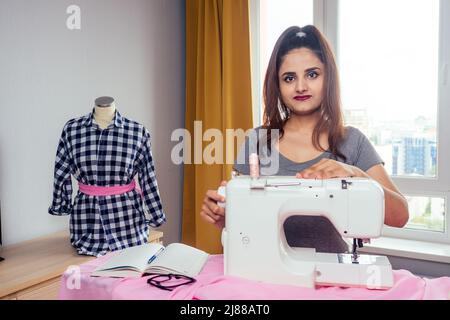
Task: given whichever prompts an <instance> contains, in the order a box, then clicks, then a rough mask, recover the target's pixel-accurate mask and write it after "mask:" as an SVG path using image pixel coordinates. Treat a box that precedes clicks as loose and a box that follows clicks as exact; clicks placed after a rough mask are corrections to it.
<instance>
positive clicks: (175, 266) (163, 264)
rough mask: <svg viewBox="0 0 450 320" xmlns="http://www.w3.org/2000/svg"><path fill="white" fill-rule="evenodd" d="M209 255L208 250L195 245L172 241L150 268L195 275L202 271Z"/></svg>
mask: <svg viewBox="0 0 450 320" xmlns="http://www.w3.org/2000/svg"><path fill="white" fill-rule="evenodd" d="M208 256H209V255H208V254H207V253H206V252H204V251H202V250H199V249H196V248H194V247H190V246H187V245H184V244H182V243H172V244H170V245H168V246H167V247H166V249H165V250H164V251H163V252H162V253H161V254H160V255H159V256H158V258H156V259H155V261H153V262H152V263H151V264H150V268H151V269H153V270H154V271H156V272H158V269H160V270H165V269H168V270H169V271H170V272H175V273H180V274H185V275H187V276H190V277H195V276H196V275H198V274H199V273H200V271H201V269H202V268H203V266H204V264H205V262H206V260H207V259H208ZM150 268H147V270H149V269H150ZM151 269H150V270H151Z"/></svg>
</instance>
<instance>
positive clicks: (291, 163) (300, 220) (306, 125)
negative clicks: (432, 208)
mask: <svg viewBox="0 0 450 320" xmlns="http://www.w3.org/2000/svg"><path fill="white" fill-rule="evenodd" d="M264 104H265V111H264V125H263V127H262V128H264V129H268V132H270V129H278V130H279V136H280V138H279V140H278V141H277V142H275V148H272V150H271V152H274V153H275V155H276V156H278V171H277V173H276V174H277V175H290V176H292V175H295V176H296V177H298V178H302V179H328V178H336V177H364V178H370V179H374V180H376V181H377V182H378V183H380V185H381V186H382V187H383V189H384V194H385V221H384V222H385V224H386V225H389V226H393V227H403V226H404V225H405V224H406V223H407V221H408V218H409V213H408V204H407V202H406V199H405V198H404V196H403V195H402V194H401V193H400V191H399V190H398V189H397V187H396V186H395V185H394V183H393V182H392V180H391V179H390V177H389V175H388V174H387V172H386V170H385V169H384V167H383V164H384V163H383V161H382V160H381V158H380V156H379V155H378V154H377V152H376V151H375V149H374V147H373V146H372V145H371V143H370V141H369V140H368V139H367V138H366V137H365V136H364V134H363V133H362V132H361V131H359V130H358V129H356V128H353V127H350V126H348V127H345V126H344V125H343V119H342V114H341V105H340V92H339V77H338V72H337V67H336V62H335V59H334V55H333V53H332V51H331V49H330V45H329V44H328V42H327V40H326V39H325V38H324V36H323V35H322V34H321V33H320V31H319V30H318V29H317V28H315V27H314V26H310V25H308V26H305V27H302V28H300V27H290V28H288V29H287V30H286V31H284V32H283V34H282V35H281V36H280V38H279V39H278V41H277V43H276V44H275V47H274V49H273V52H272V55H271V58H270V62H269V65H268V68H267V72H266V77H265V81H264ZM260 129H261V127H260V128H256V129H255V130H256V131H259V130H260ZM266 137H267V140H270V139H271V136H270V134H269V135H266ZM267 142H268V141H267ZM255 148H256V146H255V145H254V144H252V143H251V141H250V140H249V139H247V140H246V143H245V145H244V147H243V148H242V149H241V152H246V153H245V154H246V155H248V154H249V150H255ZM234 167H235V169H236V170H237V171H239V172H241V173H243V174H249V165H248V162H246V163H243V164H238V163H235V166H234ZM221 185H225V182H222V183H221ZM224 200H225V199H223V198H222V197H221V196H220V195H218V194H217V191H216V190H209V191H208V192H207V193H206V197H205V199H204V205H203V207H202V211H201V213H200V215H201V216H202V217H203V218H204V219H206V221H208V222H211V223H214V224H215V225H216V226H218V227H221V228H223V226H224V217H225V210H224V209H223V208H220V207H219V206H218V205H217V202H218V201H224ZM284 230H285V234H286V238H287V241H288V243H289V245H291V246H298V247H313V248H316V250H317V251H319V252H345V251H347V249H348V245H347V243H345V242H344V241H343V239H342V237H341V236H340V235H339V234H338V233H337V231H336V230H335V229H334V227H333V225H332V224H331V222H329V221H328V220H327V219H325V218H318V217H303V216H295V217H291V218H289V219H288V220H287V221H286V222H285V225H284Z"/></svg>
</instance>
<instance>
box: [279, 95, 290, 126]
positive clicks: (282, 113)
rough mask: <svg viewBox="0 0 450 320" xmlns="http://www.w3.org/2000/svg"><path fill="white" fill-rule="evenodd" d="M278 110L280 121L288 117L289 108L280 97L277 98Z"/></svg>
mask: <svg viewBox="0 0 450 320" xmlns="http://www.w3.org/2000/svg"><path fill="white" fill-rule="evenodd" d="M278 112H279V113H280V118H281V120H282V121H284V120H286V119H287V118H288V117H289V109H288V108H287V107H286V106H285V105H283V104H282V103H281V100H280V98H278Z"/></svg>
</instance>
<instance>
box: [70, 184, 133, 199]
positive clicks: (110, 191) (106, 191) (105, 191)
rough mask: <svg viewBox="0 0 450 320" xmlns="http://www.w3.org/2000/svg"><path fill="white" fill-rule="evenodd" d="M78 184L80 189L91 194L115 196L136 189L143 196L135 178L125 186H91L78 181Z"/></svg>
mask: <svg viewBox="0 0 450 320" xmlns="http://www.w3.org/2000/svg"><path fill="white" fill-rule="evenodd" d="M78 186H79V187H80V191H81V192H82V193H84V194H87V195H89V196H114V195H118V194H124V193H127V192H130V191H132V190H134V189H136V190H137V191H138V192H139V193H140V194H141V196H142V191H141V190H140V189H139V188H137V187H136V181H135V180H133V181H132V182H131V183H130V184H127V185H124V186H113V187H98V186H90V185H87V184H83V183H81V182H78Z"/></svg>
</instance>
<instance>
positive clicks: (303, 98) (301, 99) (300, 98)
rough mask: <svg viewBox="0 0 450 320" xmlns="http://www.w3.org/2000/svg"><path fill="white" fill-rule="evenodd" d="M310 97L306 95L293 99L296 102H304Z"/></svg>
mask: <svg viewBox="0 0 450 320" xmlns="http://www.w3.org/2000/svg"><path fill="white" fill-rule="evenodd" d="M311 97H312V96H310V95H306V96H295V97H294V99H295V100H297V101H305V100H308V99H309V98H311Z"/></svg>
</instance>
